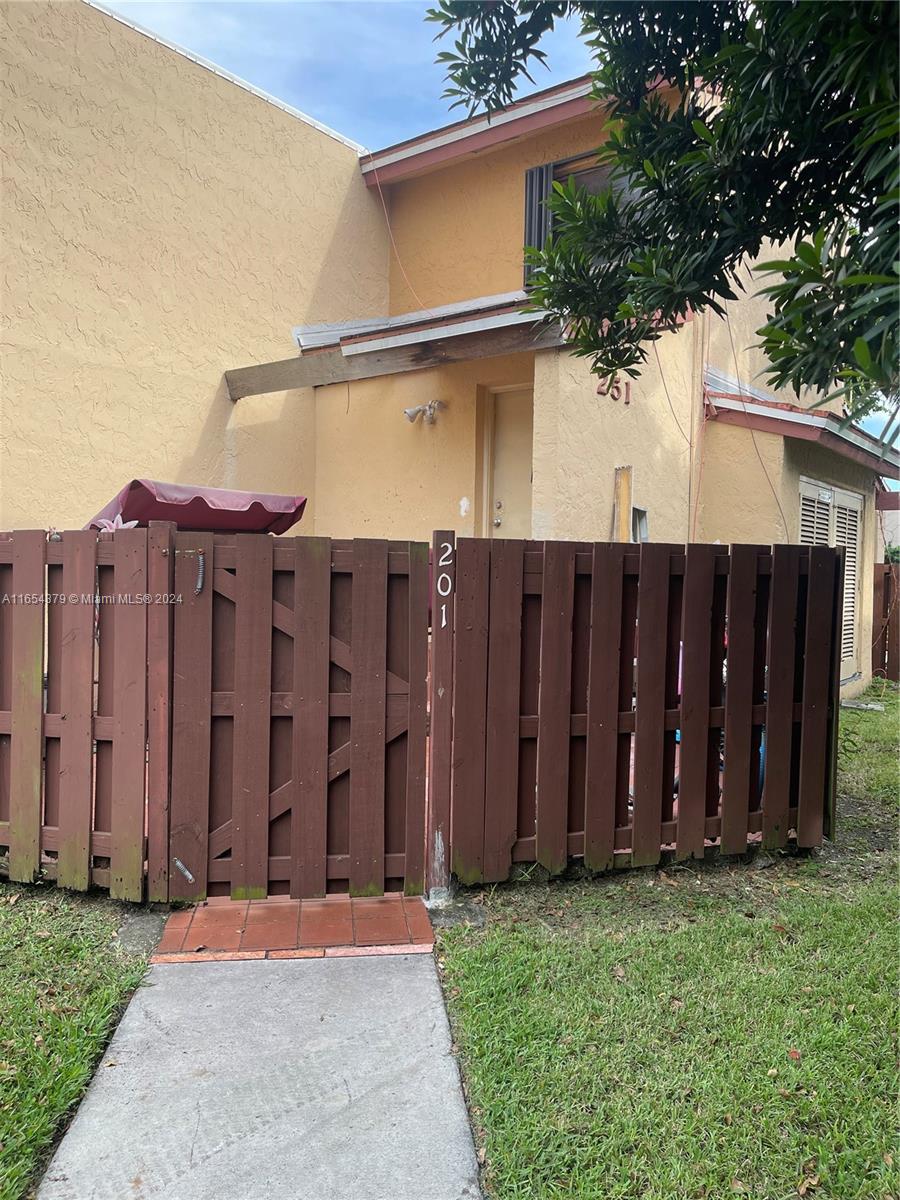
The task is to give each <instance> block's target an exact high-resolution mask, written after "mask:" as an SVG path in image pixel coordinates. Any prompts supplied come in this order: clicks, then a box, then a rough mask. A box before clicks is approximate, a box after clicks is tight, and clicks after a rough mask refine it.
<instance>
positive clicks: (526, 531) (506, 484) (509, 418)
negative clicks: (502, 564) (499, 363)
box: [485, 388, 534, 538]
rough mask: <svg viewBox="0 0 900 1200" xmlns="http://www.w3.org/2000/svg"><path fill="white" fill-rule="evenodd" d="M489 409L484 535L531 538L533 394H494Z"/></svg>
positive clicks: (526, 390)
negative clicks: (487, 482)
mask: <svg viewBox="0 0 900 1200" xmlns="http://www.w3.org/2000/svg"><path fill="white" fill-rule="evenodd" d="M490 408H491V410H492V411H491V412H490V413H489V414H488V415H489V422H490V436H489V438H488V447H487V452H488V464H487V465H488V480H489V486H488V488H487V492H488V506H487V512H486V514H485V515H486V526H487V528H486V530H485V532H486V533H488V534H489V535H490V536H492V537H504V538H530V537H531V457H532V435H533V428H534V393H533V391H532V389H531V388H516V389H515V390H509V391H498V392H493V393H492V394H491V397H490Z"/></svg>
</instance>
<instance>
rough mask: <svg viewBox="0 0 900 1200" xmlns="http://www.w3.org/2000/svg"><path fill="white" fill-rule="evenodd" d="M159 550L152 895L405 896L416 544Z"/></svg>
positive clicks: (424, 611)
mask: <svg viewBox="0 0 900 1200" xmlns="http://www.w3.org/2000/svg"><path fill="white" fill-rule="evenodd" d="M173 549H174V559H175V567H174V581H173V591H174V593H175V595H176V596H180V598H181V599H180V602H179V603H176V604H175V605H174V606H173V609H174V614H175V616H174V639H173V667H172V697H171V704H172V712H171V720H172V741H171V746H172V762H171V798H170V803H171V810H170V813H169V830H170V834H169V855H168V894H169V898H170V899H173V900H174V899H196V898H198V897H202V896H207V895H212V896H214V895H230V896H232V897H233V898H235V899H254V898H257V897H263V896H266V895H272V894H279V893H290V895H291V896H296V897H313V896H323V895H325V894H326V893H327V892H329V891H349V892H350V894H351V895H355V896H371V895H380V894H382V893H383V892H384V891H386V890H390V891H393V890H404V891H406V892H407V893H409V894H419V893H421V891H422V888H423V884H424V843H425V737H426V684H427V654H428V572H429V568H428V546H427V544H425V543H418V542H387V541H376V540H368V539H366V540H363V539H355V540H353V541H332V540H330V539H328V538H314V537H302V538H278V539H277V540H276V539H273V538H271V537H269V536H267V535H261V534H237V535H236V536H233V537H223V536H219V535H212V534H198V533H178V534H176V535H175V537H174V546H173Z"/></svg>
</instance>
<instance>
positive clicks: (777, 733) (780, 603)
mask: <svg viewBox="0 0 900 1200" xmlns="http://www.w3.org/2000/svg"><path fill="white" fill-rule="evenodd" d="M799 579H800V547H799V546H774V547H773V549H772V583H771V586H770V590H769V646H768V657H767V661H766V760H765V761H766V775H765V780H764V782H763V803H762V809H763V825H762V835H763V836H762V842H763V846H765V847H766V848H767V849H769V850H772V849H777V848H779V847H781V846H785V845H787V838H788V809H789V807H790V802H791V757H792V749H793V742H794V669H795V659H794V656H795V654H796V642H797V586H798V582H799Z"/></svg>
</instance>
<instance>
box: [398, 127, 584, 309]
mask: <svg viewBox="0 0 900 1200" xmlns="http://www.w3.org/2000/svg"><path fill="white" fill-rule="evenodd" d="M602 129H603V120H602V118H601V117H600V116H599V115H598V116H589V117H584V118H581V119H579V120H578V121H573V122H572V123H571V124H568V125H564V126H562V127H560V128H559V129H551V130H547V131H546V132H544V133H538V134H535V135H534V136H531V137H527V138H523V139H520V140H519V141H517V142H513V143H511V144H507V145H505V146H502V147H500V148H499V149H495V150H486V151H484V152H482V153H478V154H473V155H471V156H469V157H466V158H463V159H461V160H459V161H458V162H454V163H452V164H451V165H449V166H446V167H442V168H441V169H439V170H435V171H432V172H431V173H430V174H427V175H421V176H418V177H417V178H414V179H407V180H404V181H403V182H401V183H397V184H394V185H393V186H392V187H391V188H390V189H389V190H388V191H389V208H390V219H391V228H392V230H393V234H394V241H395V243H396V248H397V251H396V254H394V253H392V254H391V312H392V313H402V312H414V311H416V310H418V309H421V308H428V307H430V306H432V305H439V304H453V303H455V302H456V301H457V300H470V299H472V298H474V297H478V296H494V295H498V294H500V293H502V292H514V291H517V290H518V289H519V288H521V287H522V271H523V253H522V252H523V249H524V245H525V241H524V237H525V172H526V170H527V169H528V168H529V167H536V166H540V165H541V164H542V163H548V162H553V161H555V160H556V159H561V158H568V157H570V156H571V155H574V154H581V153H586V152H588V151H590V150H593V149H596V148H597V147H598V146H599V145H600V143H601V141H602V140H603V133H602ZM398 259H399V261H398ZM401 264H402V269H401ZM404 272H405V276H404Z"/></svg>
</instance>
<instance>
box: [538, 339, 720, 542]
mask: <svg viewBox="0 0 900 1200" xmlns="http://www.w3.org/2000/svg"><path fill="white" fill-rule="evenodd" d="M696 336H697V334H696V330H695V328H694V323H693V322H691V323H689V324H688V325H686V326H684V327H683V328H682V329H680V330H679V331H678V332H677V333H672V334H668V335H666V336H665V337H663V338H661V339H660V340H659V341H658V342H657V351H658V354H659V360H658V362H657V357H656V354H655V353H654V352H653V350H652V349H651V351H650V357H649V360H648V362H647V364H646V365H645V367H644V369H643V371H642V372H641V377H640V378H639V379H637V380H635V381H633V382H632V384H631V401H630V403H626V401H625V397H624V395H623V397H622V399H619V400H614V399H613V398H612V397H611V396H599V395H597V378H596V376H595V375H593V374H592V373H591V371H590V365H589V363H588V362H587V361H586V360H585V359H581V358H575V357H574V356H573V355H571V354H569V353H568V352H566V351H564V350H547V351H542V352H540V353H539V354H537V355H536V361H535V400H534V536H535V537H542V538H543V537H547V538H575V539H585V540H590V541H595V540H601V541H602V540H606V539H608V538H609V537H610V536H611V533H612V517H613V494H614V473H615V468H616V467H617V466H628V465H630V466H631V467H632V468H633V502H634V504H635V505H636V506H637V507H639V508H646V509H647V511H648V520H649V531H650V537H651V538H652V540H653V541H673V542H683V541H686V540H687V538H688V529H689V521H688V504H689V481H690V469H691V449H690V446H689V441H690V438H691V428H692V424H693V422H694V421H695V420H696V413H697V411H698V406H699V379H698V377H697V374H696V357H695V341H696ZM660 367H661V368H662V371H660ZM666 389H668V397H669V399H668V400H667V398H666ZM669 401H671V408H670V406H669Z"/></svg>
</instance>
